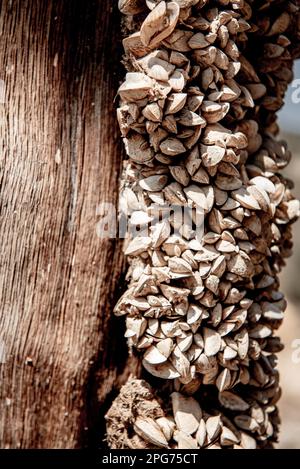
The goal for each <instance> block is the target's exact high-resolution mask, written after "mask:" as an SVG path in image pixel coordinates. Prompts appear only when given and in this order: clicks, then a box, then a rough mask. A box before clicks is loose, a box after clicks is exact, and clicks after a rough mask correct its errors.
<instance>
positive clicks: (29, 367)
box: [0, 0, 126, 448]
mask: <svg viewBox="0 0 300 469" xmlns="http://www.w3.org/2000/svg"><path fill="white" fill-rule="evenodd" d="M116 3H117V2H108V1H106V0H96V1H94V0H89V1H88V2H87V1H85V0H76V1H71V0H47V1H46V0H42V1H34V0H14V1H11V0H3V1H2V3H1V6H0V8H1V14H0V31H1V41H0V64H1V67H0V79H1V80H3V81H4V82H5V85H6V93H5V102H4V103H2V104H0V119H1V120H0V141H1V188H0V197H1V198H0V210H1V219H0V239H1V263H0V301H1V311H0V339H2V340H3V342H4V344H5V351H6V363H3V364H1V365H0V369H1V370H0V373H1V376H0V382H1V385H0V447H1V448H30V447H31V448H73V447H82V446H86V445H87V444H99V443H100V438H101V428H100V427H99V422H100V421H101V418H102V417H103V415H104V413H105V410H106V407H107V405H109V404H107V405H106V400H110V395H111V394H110V393H111V392H114V387H115V386H116V384H117V383H118V380H119V379H120V376H121V375H122V373H123V372H124V365H125V361H126V345H125V343H124V342H125V341H121V344H123V347H124V348H123V349H121V348H120V347H122V345H119V343H120V341H119V338H120V334H122V331H121V332H117V331H118V330H120V327H119V323H118V326H117V327H116V320H115V319H113V318H112V315H111V308H112V305H113V303H114V298H115V297H117V296H118V294H117V295H116V288H119V287H118V285H120V283H122V282H121V280H120V273H121V271H122V262H123V258H122V254H121V243H120V242H119V241H117V240H101V239H99V237H98V236H97V234H96V224H97V221H98V218H97V214H96V210H97V206H98V204H99V203H100V202H103V201H108V202H113V203H116V201H117V193H118V177H119V172H120V167H121V156H122V149H121V144H120V138H119V132H118V129H117V125H116V119H115V110H114V109H113V107H112V102H113V99H114V96H115V93H116V89H117V86H118V74H117V70H118V68H119V57H118V54H119V50H118V41H117V37H118V30H119V18H118V16H117V7H116ZM58 150H60V153H61V158H59V153H57V151H58ZM55 155H56V158H55ZM59 160H61V161H59ZM116 355H118V365H117V360H116ZM31 360H32V362H31ZM124 373H125V375H126V369H125V372H124ZM124 373H123V374H124ZM102 436H103V435H102ZM87 442H88V443H87Z"/></svg>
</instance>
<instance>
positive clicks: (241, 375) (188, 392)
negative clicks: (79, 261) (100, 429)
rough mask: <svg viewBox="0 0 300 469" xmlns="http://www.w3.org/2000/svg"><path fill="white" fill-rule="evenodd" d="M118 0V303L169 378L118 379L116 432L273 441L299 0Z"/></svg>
mask: <svg viewBox="0 0 300 469" xmlns="http://www.w3.org/2000/svg"><path fill="white" fill-rule="evenodd" d="M119 8H120V10H121V12H122V13H123V14H124V28H125V30H126V34H127V36H126V37H125V39H124V40H123V45H124V49H125V57H124V62H125V65H126V68H127V70H128V73H127V75H126V79H125V81H124V82H123V84H122V85H121V87H120V88H119V96H120V106H119V108H118V111H117V117H118V121H119V125H120V129H121V133H122V137H123V139H124V144H125V148H126V153H127V155H128V159H127V160H126V161H125V164H124V177H123V180H122V194H121V207H122V210H123V212H124V213H125V214H126V216H127V217H128V219H129V226H128V233H129V234H128V239H127V245H126V251H125V254H126V256H127V258H128V261H129V270H128V275H127V279H128V288H127V290H126V291H125V293H124V294H123V295H122V297H121V298H120V300H119V301H118V303H117V305H116V307H115V314H117V315H126V337H127V338H128V342H129V345H130V347H132V348H134V349H135V350H136V351H137V353H138V354H139V355H140V357H141V360H142V364H143V367H144V369H145V370H146V371H147V372H148V375H147V376H148V377H149V380H150V381H151V379H152V378H150V376H151V375H152V376H154V377H156V378H160V380H157V379H154V381H153V383H155V385H154V390H153V389H151V388H150V387H149V386H148V385H147V384H145V383H144V382H143V381H137V380H131V381H129V382H128V383H127V384H126V386H125V387H124V388H123V389H122V390H121V392H120V395H119V397H118V398H117V399H116V402H115V403H114V404H113V406H112V408H111V409H110V411H109V413H108V414H107V435H108V441H109V444H110V446H111V447H140V448H141V447H155V448H156V447H169V448H203V447H205V448H223V447H226V448H227V447H229V448H230V447H233V448H256V447H257V448H261V447H269V446H271V445H272V443H273V442H274V441H276V438H277V433H278V421H279V419H278V414H277V409H276V402H277V400H278V398H279V395H280V390H279V385H278V372H277V370H276V353H277V352H278V351H280V350H281V348H282V345H281V343H280V341H279V339H278V338H277V337H276V336H274V331H275V330H276V329H277V328H278V327H279V325H280V323H281V321H282V318H283V315H284V310H285V308H286V301H285V299H284V297H283V295H282V294H281V293H280V292H279V290H278V288H279V282H278V273H279V272H280V270H281V267H282V266H283V264H284V258H286V257H287V256H289V254H290V252H291V245H292V243H291V225H292V223H293V222H294V221H295V220H296V218H297V217H298V215H299V202H298V200H295V199H294V198H293V196H292V194H291V189H292V183H291V181H289V180H287V179H286V178H285V177H284V176H283V175H282V174H281V170H282V169H283V168H284V167H285V166H286V165H287V164H288V162H289V160H290V156H291V155H290V152H289V150H288V149H287V146H286V143H285V142H283V141H279V140H277V139H276V138H275V137H276V134H277V133H278V127H277V124H276V112H277V111H278V109H279V108H280V107H281V106H282V104H283V98H284V94H285V91H286V88H287V85H288V83H289V82H290V81H291V79H292V77H293V75H292V65H293V59H294V58H295V57H296V56H297V55H298V54H299V29H300V27H299V23H300V22H299V11H298V6H297V2H296V0H291V1H283V0H264V1H261V0H248V1H244V0H174V1H158V0H120V1H119ZM183 212H184V213H183ZM179 213H180V214H181V216H179V215H178V214H179ZM160 383H161V384H160ZM160 393H161V395H163V399H162V400H160V397H158V395H159V394H160ZM128 396H131V397H130V398H129V397H128ZM129 403H130V405H129ZM129 428H130V429H131V430H130V432H129V433H128V429H129ZM129 434H130V436H129Z"/></svg>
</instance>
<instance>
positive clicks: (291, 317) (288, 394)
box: [278, 60, 300, 449]
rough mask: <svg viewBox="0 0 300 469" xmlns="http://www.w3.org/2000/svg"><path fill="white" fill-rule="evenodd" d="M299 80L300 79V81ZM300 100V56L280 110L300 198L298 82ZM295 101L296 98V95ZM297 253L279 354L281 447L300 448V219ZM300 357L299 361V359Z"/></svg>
mask: <svg viewBox="0 0 300 469" xmlns="http://www.w3.org/2000/svg"><path fill="white" fill-rule="evenodd" d="M295 80H299V82H298V83H297V82H296V81H295ZM296 85H297V88H298V90H299V92H298V93H297V95H298V96H297V97H298V100H300V60H298V61H297V62H296V63H295V68H294V88H293V83H292V84H291V85H290V87H289V90H288V93H287V95H286V99H285V106H284V107H283V108H282V110H281V111H280V113H279V125H280V128H281V131H282V132H281V137H282V138H284V139H285V140H286V141H287V142H288V144H289V149H290V150H291V151H292V154H293V158H292V161H291V163H290V165H289V166H288V167H287V169H286V170H285V174H286V175H287V176H288V177H290V178H291V179H292V180H293V181H294V183H295V188H294V194H295V196H296V197H298V198H300V102H299V103H296V102H293V100H292V93H293V92H294V96H295V90H296V88H295V86H296ZM294 101H295V99H294ZM293 233H294V255H293V257H291V258H290V259H288V261H287V266H286V267H285V269H284V270H283V272H282V274H281V291H283V292H284V293H285V294H286V296H287V300H288V308H287V311H286V316H285V319H284V321H283V325H282V326H281V329H280V331H279V334H280V336H281V340H282V342H283V343H284V345H285V349H284V350H283V351H282V352H281V353H280V354H279V371H280V375H281V387H282V398H281V400H280V403H279V407H280V414H281V420H282V425H281V432H280V437H279V445H278V446H279V448H294V449H296V448H298V449H299V448H300V353H299V352H298V354H297V358H298V360H295V359H294V360H293V359H292V358H293V353H294V358H295V356H296V354H295V348H293V346H294V347H295V346H296V345H297V342H296V341H297V339H298V350H299V349H300V281H299V280H300V222H299V221H298V222H297V223H296V224H295V225H294V229H293ZM296 361H298V362H299V363H296Z"/></svg>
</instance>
